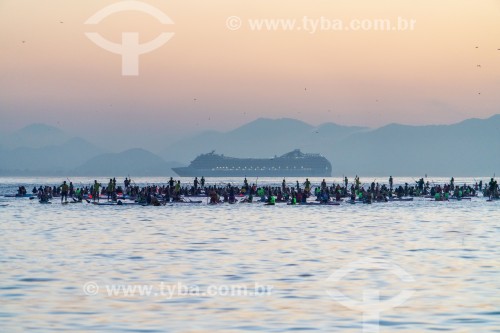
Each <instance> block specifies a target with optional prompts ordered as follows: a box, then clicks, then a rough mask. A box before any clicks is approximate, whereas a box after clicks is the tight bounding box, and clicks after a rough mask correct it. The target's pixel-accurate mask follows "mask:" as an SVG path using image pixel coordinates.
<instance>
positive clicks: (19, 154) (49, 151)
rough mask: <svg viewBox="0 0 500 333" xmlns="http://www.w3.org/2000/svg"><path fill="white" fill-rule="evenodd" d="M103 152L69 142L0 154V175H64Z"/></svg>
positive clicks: (74, 140) (86, 144) (76, 140)
mask: <svg viewBox="0 0 500 333" xmlns="http://www.w3.org/2000/svg"><path fill="white" fill-rule="evenodd" d="M41 141H43V140H41ZM103 152H104V150H103V149H101V148H99V147H96V146H94V145H93V144H91V143H89V142H87V141H85V140H84V139H81V138H72V139H69V140H68V141H66V142H64V143H62V144H59V145H50V146H46V147H41V148H32V147H31V148H26V147H22V148H15V149H12V150H1V151H0V175H40V174H41V175H54V174H66V173H67V171H69V170H71V169H73V168H76V167H77V166H78V165H80V164H82V163H84V162H85V161H87V160H88V159H90V158H93V157H95V156H97V155H99V154H102V153H103Z"/></svg>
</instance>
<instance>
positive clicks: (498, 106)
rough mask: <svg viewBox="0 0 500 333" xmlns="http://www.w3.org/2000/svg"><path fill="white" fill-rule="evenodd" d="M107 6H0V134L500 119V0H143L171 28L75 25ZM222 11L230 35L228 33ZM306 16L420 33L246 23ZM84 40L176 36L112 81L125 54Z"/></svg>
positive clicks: (147, 20)
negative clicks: (231, 21) (234, 25)
mask: <svg viewBox="0 0 500 333" xmlns="http://www.w3.org/2000/svg"><path fill="white" fill-rule="evenodd" d="M116 2H117V1H116V0H85V1H82V0H43V1H40V0H0V73H1V75H0V131H2V132H5V131H11V130H15V129H18V128H21V127H23V126H26V125H28V124H31V123H35V122H42V123H46V124H50V125H55V126H58V127H60V128H62V129H64V130H66V131H70V132H74V133H76V134H78V135H82V134H84V133H86V134H88V135H90V136H96V137H99V135H101V134H102V133H106V134H107V135H113V136H114V135H117V134H118V133H124V132H128V133H133V137H135V138H136V139H137V137H142V138H143V139H145V140H147V139H148V137H149V136H150V137H151V138H153V137H159V136H154V133H159V132H161V133H162V134H164V135H169V137H171V138H172V139H174V138H175V137H179V136H186V135H190V134H192V133H196V132H201V131H205V130H230V129H233V128H235V127H237V126H239V125H242V124H244V123H247V122H250V121H252V120H255V119H257V118H259V117H270V118H281V117H290V118H296V119H300V120H303V121H306V122H308V123H310V124H313V125H316V124H320V123H324V122H335V123H339V124H344V125H363V126H369V127H378V126H382V125H385V124H388V123H393V122H398V123H405V124H448V123H454V122H458V121H461V120H463V119H467V118H471V117H479V118H485V117H489V116H491V115H493V114H496V113H500V1H499V0H480V1H470V0H439V1H435V0H421V1H413V0H412V1H409V0H400V1H393V0H380V1H374V0H362V1H360V0H252V1H235V0H225V1H223V0H212V1H206V0H198V1H194V0H182V1H165V0H145V1H144V2H145V3H147V4H150V5H152V6H154V7H156V8H158V9H159V10H161V11H162V12H164V13H165V14H167V15H168V16H169V17H170V18H171V19H172V20H173V21H174V23H175V24H173V25H163V24H161V23H160V22H159V21H157V20H156V19H155V18H153V17H151V16H149V15H147V14H145V13H140V12H122V13H117V14H114V15H112V16H109V17H107V18H106V19H104V20H103V21H102V22H101V23H100V24H98V25H85V24H84V23H85V22H86V21H87V19H88V18H90V17H91V16H92V15H94V14H95V13H96V12H98V11H99V10H101V9H102V8H104V7H106V6H108V5H111V4H114V3H116ZM231 16H238V17H239V18H241V22H242V26H241V28H240V29H237V30H231V29H229V28H228V27H227V20H228V17H231ZM304 17H307V18H309V19H321V17H323V18H325V19H329V20H343V21H344V22H346V24H349V22H350V20H353V19H358V20H374V19H387V20H391V22H397V19H398V17H401V18H404V19H407V20H415V22H416V24H415V28H414V30H413V31H374V30H367V31H352V30H351V31H331V30H328V31H326V30H323V31H316V32H315V33H311V32H310V31H306V30H305V29H301V28H297V29H294V30H293V31H283V29H281V30H280V29H278V30H276V31H268V30H265V29H264V30H261V31H255V30H252V28H251V27H250V24H249V20H253V19H257V20H258V19H295V20H297V27H299V25H300V24H302V20H303V18H304ZM300 27H302V26H301V25H300ZM86 32H98V33H99V34H101V35H102V36H103V37H104V38H106V39H108V40H110V41H112V42H115V43H120V42H121V36H122V32H138V33H139V36H140V42H141V43H145V42H148V41H150V40H152V39H154V38H156V37H157V36H158V35H159V34H161V33H162V32H173V33H175V35H174V37H173V38H172V39H171V40H170V41H169V42H167V43H166V44H165V45H164V46H162V47H161V48H159V49H157V50H155V51H153V52H151V53H148V54H144V55H142V56H140V60H139V66H140V67H139V71H140V72H139V75H138V76H122V73H121V56H120V55H117V54H113V53H110V52H108V51H106V50H104V49H102V48H100V47H98V46H97V45H95V44H94V43H93V42H91V41H90V40H89V39H88V38H87V37H86V36H85V33H86ZM98 133H101V134H98ZM125 141H126V140H125ZM131 142H133V141H131ZM129 143H130V142H127V145H128V144H129Z"/></svg>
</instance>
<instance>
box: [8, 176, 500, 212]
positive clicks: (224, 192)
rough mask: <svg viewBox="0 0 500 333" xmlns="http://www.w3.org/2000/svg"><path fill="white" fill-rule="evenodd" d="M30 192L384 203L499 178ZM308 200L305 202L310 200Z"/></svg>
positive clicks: (444, 196) (494, 192) (170, 184)
mask: <svg viewBox="0 0 500 333" xmlns="http://www.w3.org/2000/svg"><path fill="white" fill-rule="evenodd" d="M31 192H32V194H31V195H29V194H28V193H27V190H26V188H25V187H24V186H20V187H19V189H18V194H17V196H31V197H32V198H38V199H39V201H40V202H41V203H49V202H50V200H51V199H53V198H60V200H61V202H62V203H66V202H68V199H70V200H72V201H71V202H83V201H87V202H89V203H90V202H93V203H100V202H101V200H103V201H104V202H109V203H117V204H121V203H123V202H124V200H128V201H131V202H135V203H138V204H142V205H153V206H160V205H164V204H166V203H172V202H174V203H175V202H185V203H202V201H193V200H191V198H193V197H197V198H206V203H208V204H220V203H231V204H232V203H251V202H264V203H266V204H269V205H274V204H276V203H278V202H282V203H288V204H291V205H295V204H306V203H308V202H309V203H311V202H314V203H318V204H329V203H339V202H342V201H345V202H350V203H356V202H362V203H372V202H387V201H392V200H400V201H405V200H408V201H410V200H412V199H413V198H416V197H424V198H429V199H432V200H435V201H447V200H462V199H466V198H472V197H476V196H478V193H482V194H483V196H484V197H486V198H488V199H489V200H498V199H499V186H498V182H497V181H496V180H495V179H494V178H491V180H490V181H489V182H488V183H483V181H482V180H481V181H479V182H475V184H471V185H468V184H455V180H454V178H451V179H450V181H449V182H448V183H445V184H435V183H434V182H432V183H431V182H429V181H425V180H424V178H421V179H419V180H418V181H417V180H414V183H412V184H408V183H404V184H399V185H395V184H394V180H393V177H392V176H391V177H389V179H388V182H386V183H382V184H381V183H379V182H377V181H376V179H375V180H373V181H372V182H371V183H361V180H360V178H359V177H358V176H356V177H355V178H354V180H353V181H352V182H349V179H348V178H347V177H344V179H343V182H341V183H331V184H327V182H326V180H324V179H323V181H322V182H321V183H319V184H312V183H311V182H310V181H309V179H306V180H305V181H304V182H303V183H300V182H299V181H295V182H294V183H291V184H289V183H287V181H286V179H283V181H282V183H281V185H277V184H276V185H261V186H258V184H257V182H255V183H252V184H251V185H250V184H249V182H248V180H247V179H246V178H245V179H244V180H243V183H242V184H240V185H234V184H230V183H225V184H223V183H219V184H207V183H206V182H205V179H204V177H201V179H198V177H196V178H195V179H194V180H193V182H192V183H190V184H186V183H184V184H182V183H181V181H180V180H174V179H173V178H172V177H171V178H170V180H168V181H167V182H166V183H165V184H162V185H156V184H150V185H146V186H138V185H137V184H135V183H134V182H133V181H132V180H131V179H129V178H128V177H127V178H125V181H124V182H123V186H122V185H118V184H117V181H116V178H111V179H110V180H109V182H107V183H105V185H103V184H102V183H100V182H98V181H97V180H95V181H94V183H93V184H91V185H87V186H83V185H82V186H75V185H74V184H73V183H72V182H71V181H70V180H69V179H68V181H64V182H63V183H62V184H61V185H59V186H40V187H38V188H37V187H34V188H33V190H32V191H31ZM308 200H309V201H308Z"/></svg>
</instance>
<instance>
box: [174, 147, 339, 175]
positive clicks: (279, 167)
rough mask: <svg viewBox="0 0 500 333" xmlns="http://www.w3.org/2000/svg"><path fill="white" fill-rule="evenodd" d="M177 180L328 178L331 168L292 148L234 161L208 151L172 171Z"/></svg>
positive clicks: (323, 160) (323, 158) (320, 159)
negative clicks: (272, 154)
mask: <svg viewBox="0 0 500 333" xmlns="http://www.w3.org/2000/svg"><path fill="white" fill-rule="evenodd" d="M172 170H173V171H174V172H175V173H177V174H178V175H179V176H181V177H201V176H204V177H247V176H248V177H292V176H293V177H330V176H331V174H332V165H331V164H330V162H329V161H328V160H327V159H326V158H325V157H323V156H321V155H319V154H304V153H302V152H301V151H300V150H299V149H295V150H294V151H291V152H289V153H286V154H284V155H282V156H279V157H274V158H267V159H266V158H236V157H227V156H224V155H220V154H216V153H215V151H212V152H211V153H208V154H202V155H200V156H198V157H196V158H195V159H194V161H192V162H191V164H190V165H189V166H188V167H181V168H173V169H172Z"/></svg>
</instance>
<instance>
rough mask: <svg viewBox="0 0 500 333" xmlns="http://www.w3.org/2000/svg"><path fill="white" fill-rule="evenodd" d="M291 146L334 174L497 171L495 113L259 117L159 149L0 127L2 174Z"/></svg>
mask: <svg viewBox="0 0 500 333" xmlns="http://www.w3.org/2000/svg"><path fill="white" fill-rule="evenodd" d="M113 139H115V138H110V140H113ZM296 148H299V149H301V150H302V151H303V152H310V153H320V154H322V155H324V156H325V157H326V158H328V159H329V160H330V162H331V163H332V167H333V174H332V176H342V175H355V174H358V175H366V176H368V175H373V176H387V175H393V176H415V177H418V176H423V175H424V174H428V175H429V176H493V174H495V173H500V115H495V116H493V117H491V118H488V119H469V120H465V121H463V122H461V123H458V124H453V125H435V126H407V125H398V124H391V125H387V126H384V127H381V128H378V129H369V128H364V127H353V126H341V125H336V124H333V123H326V124H322V125H320V126H312V125H309V124H307V123H304V122H302V121H298V120H294V119H286V118H285V119H275V120H272V119H263V118H261V119H257V120H255V121H253V122H250V123H248V124H246V125H243V126H241V127H239V128H237V129H234V130H232V131H229V132H205V133H201V134H199V135H195V136H193V137H191V138H188V139H184V140H181V141H178V142H175V143H171V144H170V145H169V146H166V147H165V148H164V149H163V150H162V151H159V152H156V153H157V154H154V153H152V152H149V151H147V150H144V149H129V150H127V151H124V152H109V151H106V150H104V149H103V148H100V147H99V146H97V145H95V144H92V143H89V142H88V141H86V140H84V139H82V138H78V137H72V136H70V135H68V134H67V133H65V132H64V131H62V130H60V129H58V128H55V127H51V126H47V125H42V124H35V125H30V126H28V127H25V128H23V129H21V130H19V131H17V132H14V133H12V134H9V135H0V175H75V176H77V175H81V176H99V175H103V176H104V175H106V176H117V177H118V176H123V177H124V176H127V175H134V176H175V174H174V172H173V171H172V170H171V168H172V167H176V166H179V165H181V164H184V165H187V164H189V162H190V161H191V160H193V159H194V158H195V157H196V156H198V155H199V154H201V153H206V152H210V151H212V150H215V151H216V152H217V153H221V154H225V155H228V156H234V157H273V156H275V155H282V154H284V153H286V152H289V151H291V150H293V149H296ZM173 161H175V162H173ZM200 176H201V175H200Z"/></svg>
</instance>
